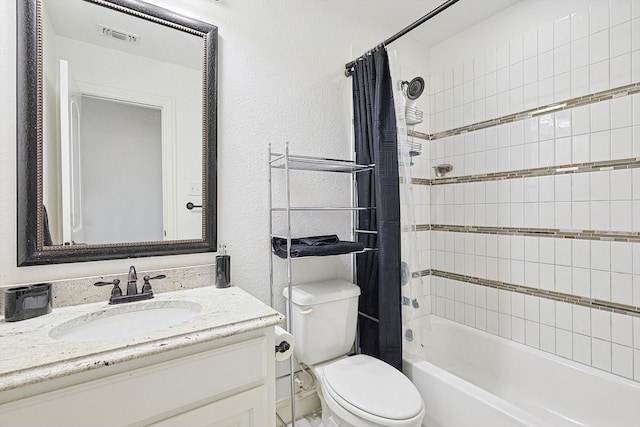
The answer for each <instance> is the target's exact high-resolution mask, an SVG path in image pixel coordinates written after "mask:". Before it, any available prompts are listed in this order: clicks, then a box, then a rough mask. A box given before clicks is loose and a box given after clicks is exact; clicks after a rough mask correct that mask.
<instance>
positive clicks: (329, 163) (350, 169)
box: [269, 153, 373, 173]
mask: <svg viewBox="0 0 640 427" xmlns="http://www.w3.org/2000/svg"><path fill="white" fill-rule="evenodd" d="M270 154H271V157H272V158H271V160H270V162H269V163H270V166H271V168H274V169H285V168H287V167H288V169H290V170H302V171H313V172H338V173H357V172H364V171H368V170H371V169H373V165H359V164H356V163H355V162H353V161H351V160H339V159H328V158H323V157H312V156H294V155H290V154H280V153H270Z"/></svg>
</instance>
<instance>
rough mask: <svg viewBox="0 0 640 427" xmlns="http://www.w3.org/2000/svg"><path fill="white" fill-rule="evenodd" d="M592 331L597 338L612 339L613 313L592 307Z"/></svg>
mask: <svg viewBox="0 0 640 427" xmlns="http://www.w3.org/2000/svg"><path fill="white" fill-rule="evenodd" d="M591 333H592V335H593V336H594V337H595V338H600V339H602V340H605V341H611V313H609V312H608V311H604V310H598V309H595V308H592V309H591Z"/></svg>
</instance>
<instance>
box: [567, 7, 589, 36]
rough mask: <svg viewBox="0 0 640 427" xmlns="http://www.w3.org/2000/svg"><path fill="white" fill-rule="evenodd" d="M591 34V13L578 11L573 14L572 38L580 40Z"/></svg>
mask: <svg viewBox="0 0 640 427" xmlns="http://www.w3.org/2000/svg"><path fill="white" fill-rule="evenodd" d="M588 35H589V14H588V13H585V12H584V11H578V12H575V13H573V14H572V15H571V40H578V39H581V38H583V37H587V36H588Z"/></svg>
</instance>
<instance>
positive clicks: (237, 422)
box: [152, 386, 275, 427]
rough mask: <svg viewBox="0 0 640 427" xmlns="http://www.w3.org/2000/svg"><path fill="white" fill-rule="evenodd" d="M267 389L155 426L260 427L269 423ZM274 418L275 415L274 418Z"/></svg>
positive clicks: (177, 416) (155, 426) (227, 399)
mask: <svg viewBox="0 0 640 427" xmlns="http://www.w3.org/2000/svg"><path fill="white" fill-rule="evenodd" d="M266 406H267V388H266V387H265V386H261V387H256V388H254V389H251V390H248V391H245V392H242V393H238V394H236V395H234V396H231V397H227V398H226V399H222V400H219V401H217V402H213V403H210V404H208V405H204V406H201V407H200V408H196V409H194V410H192V411H189V412H185V413H183V414H180V415H176V416H175V417H172V418H169V419H166V420H164V421H160V422H159V423H156V424H152V426H153V427H184V426H190V427H261V426H265V425H270V424H271V423H270V422H267V417H268V416H269V415H268V414H267V410H266ZM271 417H272V418H275V414H271Z"/></svg>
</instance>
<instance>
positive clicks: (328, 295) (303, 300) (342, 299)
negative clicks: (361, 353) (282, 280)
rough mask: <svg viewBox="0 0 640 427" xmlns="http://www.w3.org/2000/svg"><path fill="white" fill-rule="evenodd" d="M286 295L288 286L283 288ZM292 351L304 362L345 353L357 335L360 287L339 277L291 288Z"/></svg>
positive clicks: (309, 363) (322, 360)
mask: <svg viewBox="0 0 640 427" xmlns="http://www.w3.org/2000/svg"><path fill="white" fill-rule="evenodd" d="M283 294H284V297H285V298H287V299H288V298H289V289H288V288H285V289H284V291H283ZM291 295H292V298H291V302H292V304H293V305H292V306H293V314H292V316H291V320H292V324H293V336H294V338H295V340H296V345H295V347H294V348H293V351H294V354H295V355H296V357H297V358H298V360H299V361H301V362H303V363H305V364H306V365H315V364H316V363H320V362H324V361H326V360H330V359H333V358H335V357H338V356H341V355H345V354H347V352H348V351H349V349H351V346H352V345H353V341H354V339H355V337H356V321H357V319H358V296H359V295H360V288H359V287H358V286H356V285H354V284H353V283H351V282H348V281H346V280H341V279H334V280H328V281H324V282H315V283H308V284H305V285H299V286H294V287H293V288H292V289H291Z"/></svg>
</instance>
